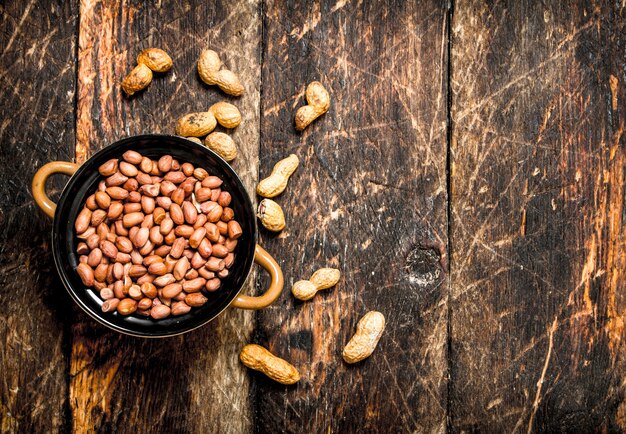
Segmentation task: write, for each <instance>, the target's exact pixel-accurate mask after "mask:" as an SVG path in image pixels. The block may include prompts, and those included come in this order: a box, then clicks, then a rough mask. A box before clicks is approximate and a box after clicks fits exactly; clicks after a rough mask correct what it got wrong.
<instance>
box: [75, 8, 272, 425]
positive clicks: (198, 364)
mask: <svg viewBox="0 0 626 434" xmlns="http://www.w3.org/2000/svg"><path fill="white" fill-rule="evenodd" d="M260 9H261V8H260V4H259V3H258V2H257V1H234V2H201V1H198V2H189V1H183V2H157V3H155V4H151V5H148V4H147V3H146V2H141V1H131V2H128V1H126V2H122V3H117V2H112V1H103V2H100V1H93V0H83V1H82V2H81V17H80V32H79V45H80V47H79V53H78V57H79V75H78V112H77V143H76V152H77V156H78V157H79V158H80V159H81V160H82V159H84V158H86V157H87V156H89V155H90V154H92V153H93V152H94V151H95V150H98V149H100V148H102V147H104V146H107V145H108V144H110V143H111V142H113V141H114V140H117V139H119V138H122V137H125V136H128V135H133V134H140V133H148V132H150V133H170V134H173V133H174V126H175V122H176V119H177V118H178V117H180V116H182V115H183V114H185V113H188V112H193V111H204V110H207V109H208V107H209V106H210V105H211V104H213V103H215V102H217V101H220V100H225V99H227V100H228V99H229V98H227V97H226V96H225V95H224V94H223V93H221V92H220V91H219V90H218V89H217V88H215V87H208V86H206V85H204V84H203V83H202V82H201V81H200V79H199V78H198V76H197V69H196V68H197V63H196V62H197V58H198V56H199V54H200V51H201V50H202V49H204V48H207V47H211V48H213V49H215V50H216V51H218V52H221V53H222V59H223V61H224V62H226V64H227V65H228V66H229V67H230V68H232V70H234V71H236V72H237V73H238V74H239V76H240V77H241V79H242V82H243V83H244V86H245V87H246V94H245V95H244V96H243V97H241V98H237V99H232V102H233V103H234V104H235V105H237V106H238V107H239V109H240V110H241V112H242V115H243V121H242V124H241V126H240V127H238V128H237V129H236V130H234V132H233V133H232V136H233V138H234V140H235V141H236V142H237V144H238V146H239V151H240V154H239V157H238V158H237V160H236V161H235V162H234V164H233V167H234V168H235V170H237V171H238V173H239V174H240V175H241V176H242V178H243V180H244V183H245V184H246V186H247V188H248V189H249V190H250V191H253V183H254V181H255V180H256V179H257V161H258V148H259V86H260V67H259V62H260V55H261V51H260V47H259V45H258V43H259V40H260V38H261V36H260V34H261V19H260ZM151 46H156V47H159V48H163V49H164V50H166V51H167V52H168V53H169V54H170V55H171V56H172V58H173V60H174V67H173V69H172V70H171V71H170V72H168V73H166V74H164V75H161V76H158V77H155V79H154V80H153V82H152V84H151V85H150V86H149V87H148V88H147V89H146V90H145V91H144V92H142V93H140V94H138V95H136V96H134V97H133V98H126V97H124V96H123V95H122V91H121V88H120V86H119V84H120V82H121V80H122V78H123V77H124V76H125V75H126V73H127V72H128V71H130V69H131V68H132V67H133V66H134V64H135V61H136V60H135V59H136V56H137V54H138V53H139V52H140V51H141V50H142V49H144V48H147V47H151ZM253 279H254V276H253V277H252V278H251V280H250V282H253ZM249 286H250V285H249ZM244 291H249V292H250V291H251V289H250V287H248V288H245V289H244ZM252 326H253V314H252V313H251V312H247V313H244V312H242V311H237V310H235V309H229V310H227V311H226V312H225V313H224V314H223V315H222V316H221V317H220V318H219V319H218V320H216V321H214V322H212V323H211V324H209V325H208V326H205V327H202V328H201V329H198V330H197V331H194V332H192V333H190V334H188V335H185V336H183V337H177V338H171V339H163V340H141V339H135V338H130V337H126V336H121V335H119V334H117V333H115V332H112V331H108V330H106V329H104V328H102V327H100V326H97V325H96V324H95V323H94V321H93V320H91V319H89V318H87V317H86V316H85V315H83V314H79V315H78V319H77V321H76V324H75V325H74V326H73V328H72V333H73V339H74V340H73V347H72V360H71V371H70V373H71V383H70V401H71V408H72V417H73V428H74V431H76V432H83V431H92V430H93V431H117V432H131V431H132V432H137V431H139V432H149V431H151V432H200V433H205V432H245V431H249V430H250V429H251V423H252V419H251V414H250V411H249V409H250V405H249V401H248V399H249V391H248V390H249V381H248V378H247V376H246V375H245V371H244V369H243V368H242V367H241V366H240V364H239V361H238V358H237V356H238V352H239V349H240V348H241V347H242V345H243V344H244V343H245V342H246V341H247V340H248V339H247V338H248V335H249V334H250V331H251V329H252Z"/></svg>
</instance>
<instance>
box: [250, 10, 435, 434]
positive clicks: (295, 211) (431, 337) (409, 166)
mask: <svg viewBox="0 0 626 434" xmlns="http://www.w3.org/2000/svg"><path fill="white" fill-rule="evenodd" d="M264 13H265V16H264V41H263V45H264V57H263V58H264V62H263V93H262V103H261V104H262V120H261V134H262V141H261V161H260V172H261V176H266V175H267V174H268V173H269V172H270V170H271V168H272V166H273V164H274V163H275V162H276V161H277V160H279V159H281V158H284V157H286V156H287V155H289V154H290V153H295V154H297V155H298V156H299V158H300V159H301V166H300V167H299V168H298V170H297V171H296V173H295V174H294V175H293V177H292V179H291V180H290V182H289V186H288V187H287V190H286V191H285V193H283V194H282V195H281V196H280V197H279V198H278V199H277V201H278V202H279V203H280V204H281V205H282V207H283V209H284V210H285V213H286V219H287V228H286V229H285V231H283V232H282V233H281V234H280V235H278V236H272V235H270V234H269V233H267V232H264V233H263V234H262V242H263V244H264V245H265V246H266V247H268V248H269V249H270V251H273V252H280V255H279V256H278V258H279V262H280V264H281V265H282V267H283V270H284V272H285V277H286V279H285V280H286V284H287V288H286V290H287V291H289V290H290V286H291V284H292V283H293V282H295V281H296V280H299V279H301V278H304V277H309V276H310V275H311V273H312V272H313V271H315V270H316V269H317V268H320V267H324V266H331V267H337V268H339V269H340V270H341V272H342V275H343V277H342V279H341V281H340V283H339V284H338V285H337V287H336V288H334V289H330V290H327V291H323V292H322V293H319V294H318V295H317V296H316V297H315V298H314V299H313V300H312V301H309V302H304V303H302V302H297V301H295V300H294V298H293V297H292V296H291V294H289V293H287V294H286V295H285V296H283V297H281V298H280V299H279V300H278V301H277V303H276V304H275V305H273V306H272V307H270V308H268V309H266V310H264V311H261V312H260V313H259V325H258V329H257V333H256V335H255V342H257V343H260V344H263V345H267V346H268V347H269V349H270V350H271V351H273V352H274V353H275V354H277V355H280V356H283V357H285V358H286V359H287V360H289V361H291V362H292V363H294V364H295V365H296V366H297V367H298V369H299V370H300V373H301V375H302V380H301V381H300V382H299V383H298V384H297V385H295V386H291V387H283V386H279V385H276V384H275V383H273V382H271V381H270V380H267V379H266V378H265V377H263V375H262V374H257V373H251V375H252V376H253V378H254V379H255V383H256V386H257V387H256V390H257V393H256V406H257V407H256V415H257V419H256V430H257V431H258V432H405V431H406V432H414V431H428V432H431V431H432V432H442V431H444V430H445V426H446V388H447V383H446V376H447V371H446V370H447V364H446V342H447V292H448V286H447V270H446V268H447V267H446V265H445V263H446V259H445V251H446V245H447V235H446V228H447V223H446V222H447V217H446V200H447V199H446V196H447V195H446V103H447V94H446V89H447V69H446V68H447V39H446V34H447V33H446V32H447V27H446V18H447V9H446V7H445V4H444V3H442V2H426V3H425V4H420V5H419V6H418V5H417V4H416V3H414V2H413V3H411V2H356V1H354V2H352V1H347V2H346V1H341V2H336V3H335V2H320V3H318V2H290V1H285V2H282V1H267V2H266V3H265V7H264ZM313 80H320V81H321V82H322V83H323V84H324V85H325V86H326V87H327V88H328V90H329V93H330V95H331V99H332V102H331V107H330V110H329V112H328V113H326V114H325V115H323V116H322V117H321V118H320V119H318V120H317V121H315V122H314V123H313V124H312V125H310V126H309V127H308V128H307V129H306V130H305V131H304V132H303V133H302V134H299V133H296V131H295V128H294V114H295V111H296V109H297V107H299V106H301V105H303V104H304V98H303V94H304V89H305V87H306V84H307V83H309V82H311V81H313ZM265 279H266V278H265V277H261V282H265ZM368 310H379V311H381V312H382V313H383V314H384V315H385V316H386V318H387V328H386V331H385V333H384V334H383V336H382V338H381V340H380V343H379V345H378V348H377V350H376V351H375V352H374V354H373V355H372V357H371V358H370V359H367V360H366V361H364V362H362V363H359V364H358V365H354V366H348V365H346V364H345V363H344V362H343V361H342V358H341V352H342V349H343V346H344V345H345V344H346V343H347V342H348V340H349V338H350V336H351V335H352V334H353V333H354V330H355V327H356V323H357V321H358V319H359V318H360V317H361V316H362V315H363V314H364V313H365V312H367V311H368Z"/></svg>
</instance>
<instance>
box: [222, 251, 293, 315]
mask: <svg viewBox="0 0 626 434" xmlns="http://www.w3.org/2000/svg"><path fill="white" fill-rule="evenodd" d="M254 262H256V263H257V264H259V265H260V266H261V267H263V268H265V269H266V270H267V272H268V273H270V277H271V278H272V281H271V282H270V287H269V288H268V289H267V291H265V293H264V294H263V295H260V296H258V297H250V296H249V295H239V296H237V298H236V299H235V301H233V303H232V304H231V306H233V307H238V308H239V309H263V308H264V307H267V306H269V305H270V304H272V303H273V302H274V301H275V300H276V299H277V298H278V296H279V295H280V293H281V292H282V290H283V283H284V282H283V272H282V271H281V269H280V267H279V266H278V264H277V263H276V260H275V259H274V258H272V256H271V255H270V254H269V253H267V252H266V251H265V249H264V248H263V247H261V246H259V245H258V244H257V245H256V249H255V251H254Z"/></svg>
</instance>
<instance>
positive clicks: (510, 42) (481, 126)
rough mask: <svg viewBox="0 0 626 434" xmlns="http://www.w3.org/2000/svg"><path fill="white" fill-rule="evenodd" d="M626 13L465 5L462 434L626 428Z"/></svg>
mask: <svg viewBox="0 0 626 434" xmlns="http://www.w3.org/2000/svg"><path fill="white" fill-rule="evenodd" d="M625 12H626V11H625V10H624V5H623V4H622V5H621V6H620V5H618V3H614V4H608V3H604V2H583V1H578V2H573V3H572V2H570V3H568V4H567V5H565V4H560V3H558V2H545V3H542V4H541V5H540V4H537V3H536V2H532V1H521V2H510V3H507V5H506V6H505V5H503V4H498V5H494V6H491V5H488V4H487V3H483V2H479V1H461V2H458V4H457V5H456V6H455V10H454V19H453V25H452V31H453V37H452V65H453V67H452V79H451V84H452V120H453V122H452V126H453V133H452V142H451V147H452V149H451V151H452V154H451V155H452V168H453V170H452V195H451V202H452V214H451V251H452V254H451V270H452V274H451V279H452V295H451V311H452V312H451V330H452V332H451V354H450V367H451V389H450V417H451V426H452V428H453V429H454V430H456V431H476V432H480V431H497V432H532V431H543V432H555V431H559V432H570V431H576V432H590V431H602V432H615V431H617V430H618V429H620V428H621V429H626V423H625V421H626V419H625V417H624V415H625V414H626V411H625V410H626V408H625V406H626V404H624V403H620V400H621V399H623V396H624V395H623V385H622V382H623V378H624V374H625V373H626V370H625V369H624V368H625V366H624V357H623V351H624V346H623V343H624V339H623V338H624V328H623V324H624V312H625V311H624V308H625V307H626V300H625V298H624V294H625V292H624V290H625V289H626V288H625V280H624V274H623V272H622V270H623V269H624V265H625V264H626V256H625V252H626V249H625V248H624V247H625V244H624V243H625V237H624V235H625V228H624V223H625V222H624V201H623V198H624V163H625V162H626V156H625V155H624V145H625V142H624V136H623V130H624V120H625V116H624V97H626V95H625V93H624V90H625V88H624V77H625V76H626V75H625V73H626V69H625V62H624V57H623V53H624V50H625V48H626V40H625V39H624V35H625V34H626V19H625V16H626V15H625ZM616 414H617V415H618V416H617V417H616ZM619 415H621V416H619Z"/></svg>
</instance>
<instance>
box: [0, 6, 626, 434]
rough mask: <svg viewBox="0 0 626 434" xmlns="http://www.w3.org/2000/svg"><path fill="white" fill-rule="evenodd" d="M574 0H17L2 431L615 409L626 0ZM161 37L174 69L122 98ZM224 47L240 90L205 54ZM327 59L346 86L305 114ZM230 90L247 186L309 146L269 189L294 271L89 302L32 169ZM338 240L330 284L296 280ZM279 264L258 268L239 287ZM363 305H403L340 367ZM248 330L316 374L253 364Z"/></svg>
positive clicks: (309, 423)
mask: <svg viewBox="0 0 626 434" xmlns="http://www.w3.org/2000/svg"><path fill="white" fill-rule="evenodd" d="M564 3H565V2H558V1H545V2H535V1H532V0H524V1H510V2H504V1H497V2H481V1H478V0H453V1H452V2H451V3H450V2H448V1H420V2H405V1H399V0H394V1H391V0H390V1H387V2H382V1H380V2H367V1H357V0H339V1H336V2H335V1H334V0H333V1H329V2H321V3H318V2H308V1H307V2H300V1H289V0H287V1H278V0H276V1H273V0H265V1H264V0H248V1H246V0H232V1H230V2H222V1H216V2H213V1H195V0H177V1H161V0H159V1H154V2H144V1H141V0H125V1H123V2H121V3H118V2H114V1H109V0H102V1H99V0H81V1H80V2H79V1H78V0H71V1H51V2H38V1H35V0H29V1H17V0H9V1H7V2H3V4H2V5H0V65H1V66H0V83H1V84H2V89H3V90H2V92H1V94H0V143H1V148H0V157H1V158H0V340H1V342H0V377H1V381H0V411H1V415H0V420H1V424H0V426H1V429H2V432H57V431H61V432H67V431H74V432H94V431H95V432H164V433H179V432H180V433H188V432H189V433H191V432H195V433H208V432H220V433H240V432H251V431H253V432H307V433H318V432H320V433H321V432H324V433H328V432H337V433H343V432H381V433H382V432H385V433H387V432H445V431H450V432H474V431H476V432H554V431H568V432H572V431H578V432H590V431H602V432H615V431H619V430H620V429H622V430H623V429H626V357H625V355H624V354H625V350H626V348H625V346H624V343H625V341H624V338H625V332H624V320H625V313H626V310H625V309H626V285H625V282H626V280H625V279H626V278H625V272H624V270H625V267H626V249H625V247H626V245H625V244H626V226H625V225H626V221H625V220H626V209H625V204H624V189H625V186H626V185H625V183H626V180H625V177H626V170H625V169H626V166H625V162H626V149H625V145H626V142H625V139H624V134H623V132H624V128H625V126H624V124H625V120H626V105H625V102H624V101H626V87H625V85H624V82H625V80H626V54H625V53H626V5H625V4H624V2H621V1H613V2H599V1H583V0H576V1H573V2H567V3H569V4H568V5H565V4H564ZM151 46H156V47H161V48H163V49H165V50H166V51H167V52H169V53H170V54H171V55H172V57H173V59H174V68H173V70H172V71H171V72H169V73H168V74H166V75H164V76H161V77H157V78H155V80H154V82H153V83H152V84H151V85H150V87H149V88H148V89H147V90H146V91H145V92H143V93H141V94H140V95H138V96H137V97H135V98H132V99H127V98H125V97H124V96H123V95H122V92H121V90H120V85H119V84H120V81H121V79H122V78H123V76H124V75H125V74H126V73H127V72H128V71H129V70H130V69H131V68H132V67H133V65H134V62H135V57H136V55H137V53H138V52H139V51H140V50H142V49H144V48H147V47H151ZM207 47H211V48H213V49H215V50H217V51H219V52H220V53H222V56H223V59H224V61H225V62H226V64H227V65H229V66H230V67H231V69H233V70H234V71H236V72H237V73H238V74H239V75H240V77H241V79H242V81H243V83H244V86H245V88H246V93H245V95H244V96H243V97H241V98H234V99H233V98H229V97H227V96H226V95H224V94H223V93H221V92H220V91H219V90H217V89H216V88H214V87H207V86H205V85H204V84H203V83H202V82H201V81H200V80H199V78H198V76H197V73H196V61H197V58H198V55H199V53H200V51H201V50H202V49H203V48H207ZM313 80H320V81H322V82H323V83H324V84H325V85H326V86H327V88H328V90H329V92H330V94H331V97H332V105H331V108H330V111H329V112H328V113H327V114H326V115H324V116H323V117H322V118H321V119H319V120H318V121H316V122H315V123H314V124H313V125H311V126H310V127H309V128H308V129H307V130H306V131H304V132H303V133H297V132H296V131H295V129H294V126H293V118H294V113H295V110H296V108H297V107H299V106H300V105H302V104H303V93H304V89H305V86H306V84H307V83H308V82H310V81H313ZM224 99H226V100H232V101H233V102H234V103H235V104H236V105H237V106H238V107H239V108H240V110H241V112H242V113H243V122H242V124H241V126H240V127H239V128H237V129H236V130H235V131H234V132H233V138H234V139H235V141H236V142H237V143H238V146H239V150H240V156H239V157H238V158H237V160H236V161H235V162H234V163H233V167H234V168H235V170H237V171H238V172H239V173H240V174H241V175H242V177H243V179H244V181H245V184H246V186H247V188H248V189H249V191H250V193H251V195H252V196H254V194H253V192H254V186H255V183H256V181H257V180H258V179H259V176H264V175H266V174H267V173H268V172H269V171H270V170H271V168H272V166H273V164H274V163H275V162H276V161H277V160H278V159H280V158H283V157H285V156H287V155H288V154H289V153H296V154H297V155H298V156H299V157H300V159H301V162H302V164H301V166H300V168H299V169H298V171H297V172H296V174H295V175H294V176H293V178H292V181H291V182H290V184H289V187H288V189H287V191H286V192H285V193H284V194H283V195H282V196H281V197H280V198H279V199H278V202H279V203H280V204H281V205H282V206H283V208H284V209H285V211H286V214H287V220H288V226H287V229H286V230H285V231H284V232H282V233H281V234H280V235H278V236H274V235H272V234H270V233H268V232H266V231H261V233H260V242H261V244H262V245H263V246H264V247H265V248H266V249H267V250H268V251H269V252H270V253H272V254H273V255H275V257H277V258H278V260H279V263H280V265H281V266H282V268H283V270H284V272H285V277H286V290H285V292H284V293H283V295H282V296H281V297H280V298H279V299H278V301H277V302H276V303H275V304H274V305H273V306H272V307H270V308H268V309H265V310H263V311H260V312H244V311H240V310H236V309H229V310H227V311H226V312H225V313H224V314H223V315H222V316H221V317H220V318H219V319H217V320H216V321H214V322H212V323H210V324H209V325H207V326H205V327H203V328H201V329H199V330H197V331H194V332H192V333H189V334H187V335H185V336H181V337H175V338H170V339H164V340H142V339H138V338H132V337H127V336H123V335H120V334H117V333H115V332H112V331H110V330H108V329H106V328H104V327H102V326H99V325H98V324H96V323H95V322H94V321H93V320H91V319H90V318H89V317H87V316H86V315H85V314H84V313H82V312H81V311H80V310H79V309H78V308H77V307H76V306H74V305H73V302H72V301H71V299H70V298H69V296H68V295H67V293H66V291H65V290H64V288H63V286H62V284H61V283H60V280H59V278H58V276H57V273H56V270H55V267H54V264H53V260H52V255H51V252H50V230H51V221H50V220H49V219H48V218H46V217H45V216H44V214H43V213H42V212H40V211H39V210H38V209H37V208H36V206H35V205H34V203H33V200H32V197H31V195H30V191H29V187H30V181H31V178H32V176H33V174H34V172H35V171H36V169H37V168H39V167H40V166H42V165H43V164H45V163H47V162H49V161H52V160H75V161H77V162H83V161H85V160H86V159H87V158H88V157H89V156H90V155H92V154H93V153H94V152H95V151H97V150H99V149H101V148H103V147H105V146H107V144H110V143H112V142H113V141H115V140H117V139H119V138H122V137H127V136H129V135H134V134H140V133H149V132H154V133H173V132H174V124H175V120H176V119H177V118H178V117H179V116H181V115H182V114H184V113H187V112H190V111H200V110H206V109H207V108H208V107H209V106H210V105H211V104H213V103H214V102H217V101H219V100H224ZM64 182H65V179H63V178H62V177H58V179H55V180H54V182H53V183H52V186H51V191H52V192H53V193H54V194H57V195H58V194H59V193H60V191H61V189H62V187H63V185H64ZM254 200H255V201H256V200H258V199H257V198H256V197H255V198H254ZM322 266H334V267H338V268H340V269H341V272H342V275H343V277H342V279H341V282H340V284H339V285H338V286H337V287H336V288H334V289H332V290H329V291H326V292H324V293H322V294H319V295H318V296H317V297H316V298H315V299H314V300H313V301H310V302H306V303H300V302H295V301H294V299H293V297H292V296H291V294H290V293H289V288H290V285H291V284H292V283H293V282H294V281H296V280H298V279H300V278H302V277H303V276H308V275H310V273H311V272H312V271H313V270H315V269H316V268H319V267H322ZM267 282H268V278H267V276H265V274H264V273H262V272H259V271H258V270H257V271H256V272H255V273H254V274H253V275H252V276H251V277H250V279H249V281H248V284H247V286H246V288H245V289H244V291H247V292H248V293H253V292H255V291H261V290H262V288H263V287H264V286H265V285H266V284H267ZM368 310H379V311H381V312H383V313H384V314H385V316H386V318H387V328H386V331H385V333H384V335H383V337H382V339H381V341H380V344H379V346H378V349H377V350H376V352H375V353H374V354H373V356H372V357H371V358H370V359H368V360H366V361H365V362H363V363H360V364H358V365H355V366H348V365H346V364H344V363H343V361H342V359H341V350H342V348H343V346H344V345H345V343H346V342H347V340H348V339H349V337H350V335H351V334H352V333H353V330H354V328H355V325H356V322H357V321H358V319H359V318H360V317H361V316H362V315H363V314H364V313H365V312H366V311H368ZM248 342H254V343H259V344H262V345H265V346H267V347H268V348H270V349H271V350H272V351H273V352H275V353H276V354H279V355H281V356H284V357H286V358H287V359H289V360H290V361H292V362H293V363H294V364H295V365H296V366H297V367H298V368H299V369H300V372H301V374H302V380H301V381H300V382H299V383H298V384H297V385H295V386H291V387H285V386H281V385H277V384H275V383H273V382H271V381H270V380H268V379H266V378H265V377H263V376H262V375H260V374H257V373H254V372H250V371H248V370H247V369H245V368H244V367H243V366H242V365H241V364H240V363H239V360H238V353H239V350H240V349H241V347H242V346H243V345H244V344H245V343H248Z"/></svg>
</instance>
